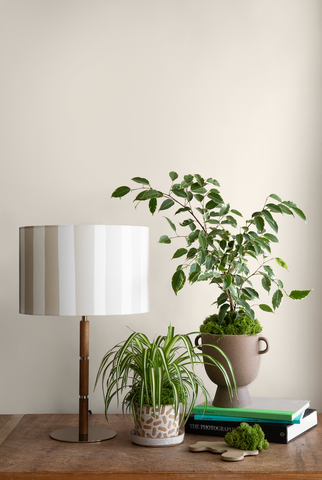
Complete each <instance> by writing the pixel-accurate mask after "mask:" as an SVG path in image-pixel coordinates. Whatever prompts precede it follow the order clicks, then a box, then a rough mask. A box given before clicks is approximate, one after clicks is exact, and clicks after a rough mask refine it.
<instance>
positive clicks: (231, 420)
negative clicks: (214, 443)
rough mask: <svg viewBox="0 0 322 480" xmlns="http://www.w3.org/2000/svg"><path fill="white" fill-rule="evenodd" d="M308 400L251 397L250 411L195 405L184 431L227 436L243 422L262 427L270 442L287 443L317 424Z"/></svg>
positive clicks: (246, 409)
mask: <svg viewBox="0 0 322 480" xmlns="http://www.w3.org/2000/svg"><path fill="white" fill-rule="evenodd" d="M309 406H310V402H308V401H307V400H287V399H276V398H262V397H252V406H251V407H249V408H220V407H213V406H209V405H207V407H206V409H205V407H204V405H196V406H195V407H194V408H193V410H192V413H191V415H190V416H189V417H188V419H187V421H186V425H185V432H186V433H192V434H199V435H213V436H216V437H224V436H225V435H226V433H227V432H230V431H232V430H234V429H235V428H237V427H238V426H239V425H240V423H242V422H246V423H248V424H249V425H254V424H255V423H257V424H259V425H260V426H261V428H262V430H263V432H264V433H265V437H266V439H267V440H268V442H273V443H274V442H275V443H288V442H290V441H291V440H294V439H295V438H297V437H299V436H300V435H302V434H303V433H305V432H307V431H308V430H310V429H311V428H313V427H315V426H316V425H317V411H316V410H314V409H312V408H309Z"/></svg>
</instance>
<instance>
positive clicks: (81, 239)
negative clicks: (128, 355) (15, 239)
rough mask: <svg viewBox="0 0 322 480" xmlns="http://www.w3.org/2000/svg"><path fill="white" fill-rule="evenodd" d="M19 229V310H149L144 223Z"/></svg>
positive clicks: (74, 312)
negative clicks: (140, 224) (139, 224)
mask: <svg viewBox="0 0 322 480" xmlns="http://www.w3.org/2000/svg"><path fill="white" fill-rule="evenodd" d="M19 230H20V231H19V233H20V241H19V244H20V295H19V311H20V313H24V314H29V315H77V316H84V315H119V314H120V315H122V314H133V313H144V312H147V311H148V309H149V299H148V248H149V229H148V227H138V226H124V225H55V226H37V227H21V228H20V229H19Z"/></svg>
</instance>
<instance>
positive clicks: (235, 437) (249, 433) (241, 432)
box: [225, 423, 269, 452]
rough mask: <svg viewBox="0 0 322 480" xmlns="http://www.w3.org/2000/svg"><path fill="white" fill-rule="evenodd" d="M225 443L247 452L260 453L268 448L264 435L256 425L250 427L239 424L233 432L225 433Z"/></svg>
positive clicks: (246, 424)
mask: <svg viewBox="0 0 322 480" xmlns="http://www.w3.org/2000/svg"><path fill="white" fill-rule="evenodd" d="M225 442H226V443H228V445H231V446H232V447H235V448H240V449H241V450H249V451H252V450H259V451H260V452H261V451H262V450H267V449H268V447H269V443H268V441H267V440H266V439H265V434H264V432H263V430H262V429H261V427H260V426H259V425H258V424H255V425H254V426H253V427H251V426H250V425H248V423H241V424H240V426H239V427H237V428H236V429H235V430H233V431H232V432H228V433H226V435H225Z"/></svg>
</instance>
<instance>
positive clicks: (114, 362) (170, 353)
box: [95, 326, 237, 421]
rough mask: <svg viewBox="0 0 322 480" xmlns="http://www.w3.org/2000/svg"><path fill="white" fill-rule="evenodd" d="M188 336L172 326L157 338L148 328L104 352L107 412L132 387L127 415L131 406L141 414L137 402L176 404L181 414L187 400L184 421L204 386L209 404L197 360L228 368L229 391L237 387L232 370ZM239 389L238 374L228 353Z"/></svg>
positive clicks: (206, 395) (100, 373)
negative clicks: (196, 367)
mask: <svg viewBox="0 0 322 480" xmlns="http://www.w3.org/2000/svg"><path fill="white" fill-rule="evenodd" d="M196 348H197V347H195V346H193V345H192V342H191V340H190V338H189V334H187V335H175V334H174V327H171V326H169V328H168V333H167V335H166V336H158V337H157V338H155V339H154V340H153V341H152V342H150V341H149V340H148V338H147V337H146V335H144V334H143V333H137V332H133V333H132V334H131V335H130V336H129V337H128V338H127V340H125V341H124V342H121V343H119V344H117V345H115V346H114V347H113V348H111V349H110V350H109V351H108V352H107V353H106V354H105V355H104V357H103V359H102V362H101V364H100V367H99V370H98V372H97V376H96V382H95V388H96V386H97V382H98V380H99V378H100V376H101V377H102V389H103V396H104V400H105V416H106V419H107V411H108V409H109V406H110V404H111V401H112V399H113V398H114V397H116V398H117V402H118V403H119V401H120V395H121V394H122V393H123V392H124V391H127V393H126V394H125V396H124V397H123V399H122V410H123V414H125V412H126V411H129V412H131V413H132V415H133V416H134V419H135V418H136V412H135V403H139V404H140V407H141V409H142V405H144V404H145V405H150V406H152V407H153V410H154V411H155V410H156V406H158V407H159V410H160V408H161V405H162V404H167V405H173V406H174V408H175V411H176V413H178V410H179V405H180V403H181V404H182V405H183V415H182V421H183V420H184V418H185V415H190V413H191V410H192V408H193V406H194V404H195V402H196V400H197V397H198V394H199V391H201V393H202V394H203V396H204V399H205V404H207V400H208V398H209V393H208V391H207V389H206V387H205V386H204V384H203V381H202V380H201V379H200V378H199V377H198V376H197V375H196V373H195V372H194V367H195V365H196V364H197V363H202V364H204V363H210V364H212V365H215V366H216V367H217V368H219V369H220V371H221V372H222V373H223V375H224V378H225V380H226V384H227V387H228V391H229V394H230V395H231V393H232V386H231V382H230V380H229V377H228V374H227V372H226V370H225V369H224V367H223V366H222V365H221V363H220V362H218V361H217V360H215V359H213V358H212V357H210V356H209V355H205V354H202V353H199V352H198V351H196ZM215 348H217V349H218V351H219V352H220V353H222V355H223V358H224V359H225V360H226V361H227V363H228V366H229V370H230V373H231V375H232V379H233V383H234V388H237V387H236V383H235V378H234V375H233V373H232V368H231V364H230V362H229V360H228V358H227V356H226V355H225V354H224V353H223V352H222V351H221V350H220V348H218V347H215Z"/></svg>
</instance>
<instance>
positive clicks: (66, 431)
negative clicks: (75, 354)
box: [50, 316, 116, 443]
mask: <svg viewBox="0 0 322 480" xmlns="http://www.w3.org/2000/svg"><path fill="white" fill-rule="evenodd" d="M79 357H80V358H79V424H78V427H69V428H63V429H60V430H55V431H54V432H52V433H51V434H50V438H52V439H53V440H58V441H60V442H70V443H94V442H102V441H104V440H110V439H111V438H114V437H115V436H116V432H114V430H111V429H109V428H101V427H89V426H88V385H89V321H88V320H87V317H86V316H85V317H82V320H81V321H80V346H79Z"/></svg>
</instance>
